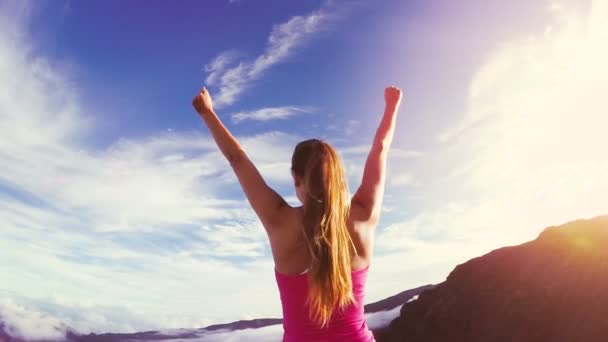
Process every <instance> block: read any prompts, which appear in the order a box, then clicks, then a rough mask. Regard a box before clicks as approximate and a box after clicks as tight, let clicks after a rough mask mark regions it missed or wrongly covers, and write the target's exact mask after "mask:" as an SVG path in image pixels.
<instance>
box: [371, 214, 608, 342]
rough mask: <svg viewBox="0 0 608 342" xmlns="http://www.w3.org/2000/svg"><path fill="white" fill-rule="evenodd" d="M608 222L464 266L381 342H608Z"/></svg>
mask: <svg viewBox="0 0 608 342" xmlns="http://www.w3.org/2000/svg"><path fill="white" fill-rule="evenodd" d="M607 246H608V216H603V217H598V218H595V219H591V220H579V221H574V222H571V223H568V224H565V225H563V226H559V227H549V228H547V229H546V230H545V231H544V232H542V233H541V234H540V236H539V237H538V238H537V239H536V240H534V241H531V242H527V243H524V244H522V245H519V246H514V247H506V248H501V249H498V250H495V251H493V252H490V253H488V254H486V255H484V256H482V257H479V258H475V259H472V260H470V261H468V262H466V263H464V264H462V265H459V266H457V267H456V268H455V269H454V270H453V271H452V272H451V273H450V275H449V276H448V278H447V280H446V281H445V282H443V283H442V284H439V285H438V286H436V287H435V288H433V289H430V290H427V291H425V292H423V293H422V294H421V295H420V296H419V298H418V300H416V301H413V302H411V303H408V304H406V305H404V306H403V308H402V309H401V315H400V317H399V318H397V319H395V320H394V321H393V322H392V323H391V324H390V326H389V328H388V329H387V331H385V332H384V334H383V335H382V336H380V338H378V340H379V341H390V342H396V341H407V342H422V341H424V342H434V341H437V342H439V341H467V342H494V341H495V342H499V341H500V342H502V341H518V342H536V341H538V342H546V341H551V342H561V341H563V342H571V341H584V342H596V341H597V342H600V341H608V291H606V289H608V248H606V247H607Z"/></svg>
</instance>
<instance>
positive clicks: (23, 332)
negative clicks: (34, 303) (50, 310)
mask: <svg viewBox="0 0 608 342" xmlns="http://www.w3.org/2000/svg"><path fill="white" fill-rule="evenodd" d="M0 322H3V323H4V324H5V326H4V328H3V330H4V331H5V332H6V333H8V334H9V335H10V336H11V337H13V338H18V339H23V340H27V341H37V340H45V341H62V340H63V339H64V338H65V336H66V333H67V331H68V327H67V326H66V325H65V324H63V323H62V322H61V321H59V320H58V319H56V318H54V317H51V316H49V315H47V314H45V313H42V312H39V311H37V310H35V309H30V308H26V307H23V306H21V305H18V304H16V303H14V302H13V301H11V300H7V299H4V300H1V301H0Z"/></svg>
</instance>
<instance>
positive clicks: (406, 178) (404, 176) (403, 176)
mask: <svg viewBox="0 0 608 342" xmlns="http://www.w3.org/2000/svg"><path fill="white" fill-rule="evenodd" d="M389 182H390V184H391V185H394V186H403V185H411V184H412V183H413V182H414V176H413V175H412V174H411V173H407V172H401V173H398V174H396V175H395V176H393V177H391V178H390V179H389Z"/></svg>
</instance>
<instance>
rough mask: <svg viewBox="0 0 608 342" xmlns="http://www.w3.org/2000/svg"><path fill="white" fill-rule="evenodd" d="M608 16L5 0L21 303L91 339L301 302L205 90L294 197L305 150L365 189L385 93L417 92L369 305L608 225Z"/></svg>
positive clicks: (8, 229) (6, 167) (23, 310)
mask: <svg viewBox="0 0 608 342" xmlns="http://www.w3.org/2000/svg"><path fill="white" fill-rule="evenodd" d="M607 11H608V5H607V4H606V2H605V1H592V2H587V1H583V2H581V1H576V2H575V1H563V2H559V1H554V2H551V1H547V2H545V1H538V2H534V4H531V3H529V2H525V1H513V2H508V3H506V2H498V1H462V2H458V4H456V3H455V2H453V1H435V2H433V3H432V4H430V3H429V2H425V1H408V2H403V1H393V0H387V1H382V2H381V5H379V2H372V1H297V2H295V1H264V4H263V5H261V4H260V2H259V1H250V0H238V1H228V0H212V1H181V2H179V4H177V3H175V4H172V5H168V4H167V3H166V2H162V1H147V2H145V3H144V2H139V1H138V2H120V1H104V2H101V1H99V2H90V1H89V2H76V1H39V2H27V1H26V2H17V1H4V2H2V3H0V77H1V79H2V80H3V87H4V89H3V92H2V93H0V130H1V131H2V139H0V164H1V165H3V167H2V168H0V203H1V205H0V222H2V230H1V231H2V239H0V267H1V268H2V269H3V270H4V271H3V272H2V274H0V299H1V301H0V314H2V316H3V317H9V318H10V317H12V318H13V322H14V323H13V324H15V325H16V326H18V327H21V329H22V330H23V329H25V330H27V327H28V326H27V324H28V323H27V322H31V321H36V320H46V321H45V322H51V323H52V324H55V322H64V323H65V324H68V325H70V326H72V327H74V328H76V329H78V330H79V331H82V332H89V331H95V332H102V331H114V332H119V331H125V332H128V331H137V330H149V329H157V328H191V327H200V326H205V325H208V324H212V323H218V322H225V321H231V320H237V319H244V318H259V317H270V316H272V317H277V316H279V315H280V302H279V298H278V292H277V291H276V285H275V283H274V279H273V271H272V270H273V268H272V267H273V265H272V260H271V258H270V254H269V248H268V244H267V242H266V237H265V233H264V231H263V229H262V227H261V226H260V224H259V222H258V221H257V219H256V218H255V216H254V215H253V212H252V211H251V210H250V209H249V207H248V206H247V203H246V202H245V200H244V197H243V195H242V194H241V192H240V189H239V187H238V184H237V183H236V179H235V177H234V175H233V174H232V173H231V171H230V169H229V168H228V164H227V163H226V162H225V161H224V160H223V158H222V156H221V155H220V154H219V153H218V151H217V148H216V146H215V145H214V143H213V141H212V140H211V138H210V136H209V134H208V132H207V130H206V128H205V127H204V125H203V124H202V122H201V120H200V119H199V118H198V117H197V115H196V114H195V113H194V111H193V110H192V109H191V104H190V102H191V98H192V96H193V95H194V93H195V92H196V91H197V90H198V89H199V88H200V87H202V86H203V85H207V86H208V88H209V89H210V91H211V93H212V95H213V96H214V99H215V101H216V109H217V112H218V113H219V115H220V117H221V118H222V119H223V120H224V122H225V123H226V124H227V126H228V127H229V128H230V129H231V130H232V131H233V133H234V134H235V135H236V136H237V138H238V139H239V140H240V141H241V142H242V143H243V145H244V146H245V149H246V151H247V152H248V153H249V154H250V156H251V158H252V159H253V160H254V162H256V164H257V165H258V167H259V168H260V169H261V171H262V174H263V175H264V176H265V178H266V179H267V181H268V182H269V183H270V184H271V185H272V186H273V187H274V188H275V189H277V190H278V191H279V192H280V193H281V194H282V195H284V196H285V197H286V198H287V199H288V200H289V201H290V202H291V203H293V204H297V201H296V199H295V196H294V192H293V187H292V184H291V179H290V174H289V162H290V157H291V153H292V150H293V147H294V146H295V144H296V143H297V142H298V141H300V140H303V139H306V138H310V137H321V138H324V139H326V140H328V141H329V142H330V143H332V144H334V145H335V146H336V147H337V148H338V151H339V152H340V153H341V156H342V158H343V160H344V163H345V165H346V169H347V174H348V178H349V184H350V188H351V192H352V191H354V190H355V189H356V186H357V185H358V182H359V180H360V177H361V172H362V167H363V163H364V160H365V157H366V153H367V149H368V148H369V143H370V142H371V140H372V137H373V133H374V131H375V127H376V125H377V123H378V122H379V120H380V115H381V113H382V110H383V108H382V105H383V99H382V92H383V88H384V87H385V86H387V85H391V84H394V85H397V86H399V87H401V88H402V89H403V90H404V93H405V95H404V102H403V105H402V110H401V112H400V114H399V115H400V116H399V119H398V125H397V126H398V127H397V133H396V137H395V142H394V145H393V150H392V152H391V155H390V160H389V174H388V186H387V190H386V199H385V203H384V208H383V216H382V221H381V224H380V226H379V228H378V231H377V235H376V243H377V247H376V258H375V260H374V262H373V266H372V270H371V273H370V279H369V283H368V297H367V298H368V301H375V300H379V299H382V298H385V297H387V296H390V295H393V294H395V293H397V292H399V291H402V290H405V289H408V288H412V287H414V286H418V285H422V284H426V283H437V282H440V281H442V280H443V279H444V278H445V277H446V276H447V274H448V273H449V271H450V270H451V269H452V268H453V267H454V266H455V265H457V264H458V263H461V262H463V261H466V260H467V259H469V258H471V257H475V256H478V255H480V254H482V253H485V252H487V251H490V250H491V249H493V248H496V247H500V246H504V245H509V244H515V243H520V242H523V241H526V240H529V239H531V238H534V237H535V236H536V235H537V234H538V233H539V232H540V231H541V230H542V229H543V228H544V227H546V226H548V225H552V224H559V223H562V222H564V221H568V220H572V219H576V218H581V217H591V216H596V215H600V214H605V213H606V211H607V209H608V208H607V207H606V204H605V203H606V202H605V200H602V199H603V198H605V193H606V191H607V190H608V182H607V181H606V177H605V175H606V171H607V170H608V165H607V163H606V161H605V159H603V158H601V156H602V154H603V148H602V146H606V144H607V143H608V141H607V140H606V139H607V138H606V134H605V127H606V124H608V122H607V121H606V117H605V115H604V113H605V107H606V102H605V97H604V96H603V94H602V92H601V89H605V86H606V80H607V79H608V69H607V67H606V65H605V62H604V61H605V60H607V59H608V41H607V37H608V27H607V24H606V23H607V22H608V20H606V19H608V13H607ZM244 284H246V285H244ZM28 315H29V316H28ZM24 317H29V318H32V317H35V319H34V318H32V319H29V320H28V319H24ZM9 321H10V320H9ZM51 323H49V324H51Z"/></svg>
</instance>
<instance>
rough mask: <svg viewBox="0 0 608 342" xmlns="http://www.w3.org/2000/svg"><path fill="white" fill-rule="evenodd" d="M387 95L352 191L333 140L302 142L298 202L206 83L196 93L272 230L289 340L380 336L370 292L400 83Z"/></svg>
mask: <svg viewBox="0 0 608 342" xmlns="http://www.w3.org/2000/svg"><path fill="white" fill-rule="evenodd" d="M384 99H385V102H386V109H385V111H384V116H383V117H382V120H381V122H380V126H379V127H378V130H377V131H376V136H375V138H374V141H373V144H372V147H371V150H370V152H369V155H368V157H367V162H366V164H365V169H364V172H363V180H362V182H361V186H360V187H359V189H358V190H357V192H356V193H355V195H354V196H353V197H352V199H350V196H349V192H348V187H347V181H346V177H345V175H344V168H343V166H342V162H341V160H340V157H339V156H338V154H337V153H336V151H335V150H334V149H333V147H331V146H330V145H329V144H328V143H326V142H323V141H320V140H317V139H311V140H306V141H303V142H300V143H299V144H298V145H297V146H296V148H295V151H294V153H293V156H292V166H291V173H292V176H293V180H294V185H295V190H296V194H297V196H298V199H299V200H300V202H302V204H303V205H302V206H299V207H292V206H290V205H289V204H287V202H285V200H284V199H283V198H282V197H281V196H280V195H279V194H278V193H276V192H275V191H273V190H272V189H271V188H270V187H269V186H268V185H267V184H266V182H265V181H264V179H263V178H262V176H261V175H260V173H259V172H258V170H257V169H256V167H255V165H254V164H253V163H252V162H251V160H249V158H248V157H247V155H246V154H245V151H244V150H243V148H242V147H241V145H239V143H238V142H237V140H236V139H235V138H234V137H233V136H232V135H231V134H230V132H229V131H228V130H227V129H226V127H224V125H223V124H222V122H221V121H220V119H219V118H218V116H217V115H216V114H215V112H214V111H213V104H212V100H211V95H209V92H208V91H207V90H206V89H205V88H203V89H202V90H201V91H200V93H199V94H197V95H196V96H195V97H194V100H193V101H192V104H193V106H194V108H195V109H196V111H197V112H198V113H199V115H200V117H201V118H202V119H203V120H204V121H205V124H206V125H207V127H208V128H209V130H210V131H211V134H212V135H213V138H214V139H215V141H216V143H217V145H218V147H219V148H220V150H221V151H222V153H223V154H224V156H225V157H226V159H228V161H229V162H230V166H231V167H232V169H233V170H234V172H235V174H236V176H237V177H238V180H239V183H240V184H241V187H242V188H243V191H244V192H245V195H246V196H247V199H248V200H249V204H250V205H251V207H252V208H253V210H254V211H255V213H256V214H257V216H258V217H259V219H260V221H261V222H262V224H263V226H264V228H265V230H266V232H267V234H268V238H269V240H270V247H271V250H272V257H273V259H274V263H275V276H276V280H277V284H278V287H279V292H280V295H281V302H282V307H283V328H284V337H283V340H284V341H286V342H289V341H366V342H368V341H374V337H373V335H372V333H371V331H370V330H369V329H368V327H367V325H366V323H365V317H364V315H363V300H364V295H365V283H366V279H367V272H368V270H369V265H370V263H371V260H372V254H373V244H374V231H375V228H376V225H377V223H378V219H379V217H380V211H381V210H380V209H381V206H382V197H383V194H384V183H385V175H386V159H387V155H388V150H389V146H390V144H391V141H392V140H393V133H394V130H395V120H396V116H397V111H398V109H399V105H400V103H401V91H400V90H399V89H398V88H396V87H388V88H386V89H385V91H384Z"/></svg>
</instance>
